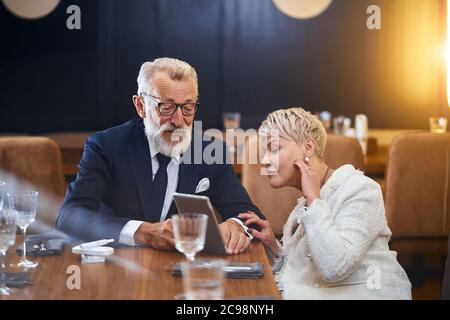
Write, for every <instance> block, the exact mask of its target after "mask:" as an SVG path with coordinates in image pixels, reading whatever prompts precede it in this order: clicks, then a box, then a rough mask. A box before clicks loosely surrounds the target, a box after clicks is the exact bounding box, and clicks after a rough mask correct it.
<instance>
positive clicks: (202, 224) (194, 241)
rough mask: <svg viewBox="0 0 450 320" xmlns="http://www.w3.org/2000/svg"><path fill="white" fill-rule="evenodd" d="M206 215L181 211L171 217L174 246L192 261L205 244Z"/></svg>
mask: <svg viewBox="0 0 450 320" xmlns="http://www.w3.org/2000/svg"><path fill="white" fill-rule="evenodd" d="M207 222H208V216H207V215H206V214H203V213H183V214H179V215H175V216H173V217H172V226H173V234H174V237H175V248H177V250H178V251H180V252H182V253H184V255H185V256H186V258H187V259H188V261H194V260H195V255H196V254H197V252H200V251H202V250H203V248H204V246H205V237H206V225H207Z"/></svg>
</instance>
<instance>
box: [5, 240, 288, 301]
mask: <svg viewBox="0 0 450 320" xmlns="http://www.w3.org/2000/svg"><path fill="white" fill-rule="evenodd" d="M20 242H21V237H20V236H18V238H17V242H16V243H20ZM199 256H205V255H203V254H200V255H199ZM6 259H7V262H8V264H9V263H11V262H16V261H18V259H19V258H18V257H17V255H16V254H15V248H10V250H9V251H8V254H7V257H6ZM224 259H226V260H228V261H233V262H261V263H263V265H264V276H263V277H262V278H260V279H226V280H225V298H226V299H228V298H239V297H255V296H262V295H264V296H267V295H269V296H273V297H274V298H276V299H279V298H280V295H279V292H278V290H277V287H276V284H275V280H274V277H273V274H272V270H271V267H270V263H269V261H268V258H267V256H266V253H265V250H264V247H263V245H262V244H261V243H260V242H253V243H252V244H251V247H250V248H249V250H248V251H246V252H244V253H242V254H239V255H235V256H227V257H224ZM33 260H35V261H38V262H39V266H38V268H37V269H36V270H34V271H32V283H31V284H30V285H29V286H27V287H25V288H21V289H15V290H17V291H16V292H15V293H14V295H12V296H10V297H8V299H42V300H48V299H51V300H54V299H63V300H66V299H67V300H71V299H83V300H94V299H107V300H112V299H121V300H128V299H138V300H144V299H145V300H172V299H175V296H176V295H179V294H182V293H183V285H182V279H181V278H179V277H174V276H172V275H171V266H173V265H174V264H175V263H177V262H180V261H184V260H185V258H184V256H183V255H182V254H180V253H178V252H176V251H170V252H168V251H160V250H155V249H151V248H121V249H115V255H114V256H113V259H111V260H110V261H107V262H106V263H104V264H102V263H100V264H82V263H81V259H80V256H79V255H74V254H72V252H71V249H70V247H69V246H66V248H65V250H64V252H63V253H62V254H61V255H60V256H52V257H38V258H36V257H33ZM71 266H72V268H73V266H75V268H77V267H79V268H80V269H79V270H80V274H81V289H80V290H77V289H73V290H69V289H68V288H67V286H66V282H67V280H68V278H69V276H71V275H73V271H72V273H70V274H68V273H67V271H68V268H70V267H71ZM10 271H12V270H10ZM16 271H17V270H16ZM69 271H70V270H69ZM69 282H70V281H69ZM1 299H6V298H5V297H1V296H0V300H1Z"/></svg>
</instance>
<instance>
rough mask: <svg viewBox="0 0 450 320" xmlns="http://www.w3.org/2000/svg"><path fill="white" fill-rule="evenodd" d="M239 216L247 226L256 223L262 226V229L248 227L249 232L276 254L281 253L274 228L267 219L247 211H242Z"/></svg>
mask: <svg viewBox="0 0 450 320" xmlns="http://www.w3.org/2000/svg"><path fill="white" fill-rule="evenodd" d="M238 217H239V218H241V219H244V220H245V222H244V224H245V225H246V226H248V225H250V224H256V225H258V226H260V227H261V231H258V230H255V229H252V228H248V230H247V231H248V233H250V234H251V235H252V236H253V237H255V238H257V239H259V240H261V241H262V242H263V243H264V244H265V245H266V246H268V247H269V249H270V250H272V253H274V254H275V255H276V256H278V255H279V251H280V247H279V245H278V242H277V239H276V238H275V235H274V233H273V230H272V228H271V227H270V224H269V222H268V221H267V220H263V219H261V218H260V217H258V216H257V215H256V213H254V212H251V211H247V213H241V214H240V215H238Z"/></svg>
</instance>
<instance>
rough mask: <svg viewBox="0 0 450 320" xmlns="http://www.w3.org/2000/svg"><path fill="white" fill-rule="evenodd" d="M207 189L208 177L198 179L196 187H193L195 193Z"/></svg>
mask: <svg viewBox="0 0 450 320" xmlns="http://www.w3.org/2000/svg"><path fill="white" fill-rule="evenodd" d="M208 189H209V179H208V178H203V179H202V180H200V182H199V183H198V185H197V187H196V188H195V193H200V192H205V191H206V190H208Z"/></svg>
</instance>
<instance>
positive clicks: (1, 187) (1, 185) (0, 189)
mask: <svg viewBox="0 0 450 320" xmlns="http://www.w3.org/2000/svg"><path fill="white" fill-rule="evenodd" d="M5 193H6V183H5V182H3V181H0V210H1V209H3V203H4V199H5Z"/></svg>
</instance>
